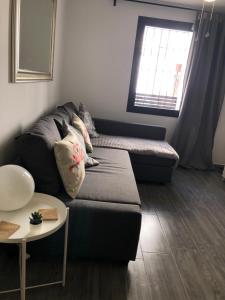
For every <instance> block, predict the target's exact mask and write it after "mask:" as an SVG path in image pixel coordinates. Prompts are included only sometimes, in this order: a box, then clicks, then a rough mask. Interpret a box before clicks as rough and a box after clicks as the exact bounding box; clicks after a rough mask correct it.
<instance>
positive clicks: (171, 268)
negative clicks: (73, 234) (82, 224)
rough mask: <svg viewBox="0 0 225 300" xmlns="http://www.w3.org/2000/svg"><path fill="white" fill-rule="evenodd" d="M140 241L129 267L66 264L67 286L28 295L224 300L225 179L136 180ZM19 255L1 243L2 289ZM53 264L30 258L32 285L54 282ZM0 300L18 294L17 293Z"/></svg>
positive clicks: (182, 175)
mask: <svg viewBox="0 0 225 300" xmlns="http://www.w3.org/2000/svg"><path fill="white" fill-rule="evenodd" d="M138 188H139V192H140V197H141V200H142V208H143V224H142V231H141V238H140V245H139V249H138V253H137V259H136V261H135V262H130V263H129V265H128V267H125V266H123V265H120V264H112V263H94V262H93V263H90V262H80V263H76V264H72V263H69V264H68V276H67V285H66V288H65V289H63V288H61V287H49V288H42V289H37V290H32V291H28V293H27V299H32V300H36V299H38V300H44V299H46V300H48V299H56V300H57V299H65V300H69V299H74V300H111V299H112V300H177V299H179V300H213V299H225V183H224V182H223V181H222V179H221V175H220V174H219V173H217V172H200V171H192V170H184V169H180V168H179V169H178V170H177V171H176V173H175V176H174V179H173V183H172V184H167V185H157V184H139V185H138ZM17 274H18V266H17V257H16V256H15V255H12V253H7V252H6V251H5V250H4V247H3V248H2V247H1V248H0V288H2V287H3V286H4V287H7V288H11V287H15V285H18V280H17ZM59 277H60V268H59V265H57V264H56V263H54V262H43V261H34V260H32V259H31V260H30V261H29V262H28V278H29V284H30V283H31V284H32V282H37V280H38V279H40V278H42V280H44V281H48V280H53V279H55V278H56V279H59ZM0 299H4V300H14V299H19V295H18V294H11V295H10V296H9V295H7V296H6V295H4V296H0Z"/></svg>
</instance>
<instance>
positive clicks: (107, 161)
mask: <svg viewBox="0 0 225 300" xmlns="http://www.w3.org/2000/svg"><path fill="white" fill-rule="evenodd" d="M92 157H93V158H95V159H97V160H98V161H99V162H100V164H99V165H98V166H95V167H92V168H90V169H86V176H85V179H84V182H83V184H82V186H81V189H80V191H79V193H78V195H77V197H76V198H77V199H84V200H90V201H101V202H111V203H123V204H136V205H140V198H139V194H138V190H137V186H136V182H135V178H134V174H133V170H132V166H131V162H130V158H129V154H128V152H127V151H124V150H116V149H106V148H94V152H93V154H92ZM58 197H59V198H61V199H64V201H67V200H69V199H68V197H67V196H66V195H63V196H62V195H60V194H59V195H58Z"/></svg>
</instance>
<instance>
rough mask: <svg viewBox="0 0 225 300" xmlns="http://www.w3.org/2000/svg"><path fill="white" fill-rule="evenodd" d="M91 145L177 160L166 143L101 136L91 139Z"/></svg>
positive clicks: (176, 156)
mask: <svg viewBox="0 0 225 300" xmlns="http://www.w3.org/2000/svg"><path fill="white" fill-rule="evenodd" d="M92 145H93V146H95V147H106V148H113V149H122V150H127V151H129V152H130V153H134V154H141V155H153V156H156V157H161V158H168V159H173V160H176V161H178V159H179V156H178V154H177V152H176V151H175V150H174V149H173V147H171V146H170V145H169V144H168V143H167V142H166V141H158V140H150V139H141V138H134V137H123V136H111V135H103V134H101V135H100V136H99V137H98V138H93V139H92Z"/></svg>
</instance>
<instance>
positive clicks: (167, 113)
mask: <svg viewBox="0 0 225 300" xmlns="http://www.w3.org/2000/svg"><path fill="white" fill-rule="evenodd" d="M127 112H131V113H139V114H146V115H156V116H164V117H173V118H178V117H179V111H178V110H169V109H168V110H167V109H160V108H148V107H138V106H132V107H129V106H128V107H127Z"/></svg>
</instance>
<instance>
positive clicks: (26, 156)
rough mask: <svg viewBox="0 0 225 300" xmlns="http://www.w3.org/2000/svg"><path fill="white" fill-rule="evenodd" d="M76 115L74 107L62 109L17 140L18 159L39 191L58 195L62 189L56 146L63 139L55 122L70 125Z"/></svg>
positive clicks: (61, 107) (36, 124) (64, 106)
mask: <svg viewBox="0 0 225 300" xmlns="http://www.w3.org/2000/svg"><path fill="white" fill-rule="evenodd" d="M72 112H75V108H73V104H71V103H70V104H68V103H67V104H65V105H63V106H60V107H58V108H57V109H55V111H53V113H52V114H49V115H47V116H44V117H42V118H40V119H39V120H38V121H37V122H36V123H35V124H34V125H33V126H32V128H30V129H29V130H27V131H26V132H25V133H24V134H22V135H20V136H19V137H17V138H16V152H17V155H18V158H19V160H20V161H21V165H22V166H23V167H24V168H26V169H27V170H28V171H29V172H30V173H31V175H32V176H33V178H34V181H35V190H36V191H37V192H42V193H46V194H50V195H55V194H57V193H58V192H59V190H60V189H61V187H62V181H61V178H60V175H59V173H58V169H57V166H56V161H55V156H54V144H55V142H56V141H59V140H61V137H60V134H59V131H58V129H57V127H56V124H55V122H54V119H57V120H58V121H59V122H62V120H63V119H65V120H66V121H67V122H68V123H69V122H70V118H71V114H72Z"/></svg>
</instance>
